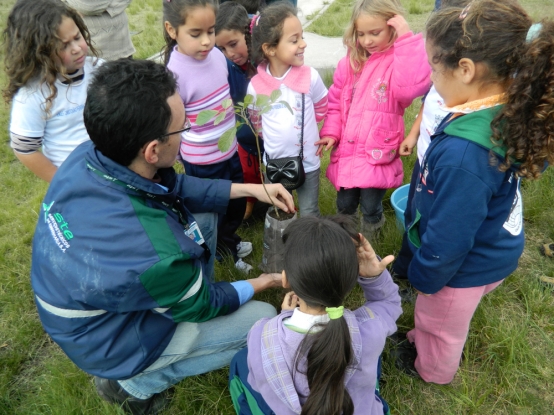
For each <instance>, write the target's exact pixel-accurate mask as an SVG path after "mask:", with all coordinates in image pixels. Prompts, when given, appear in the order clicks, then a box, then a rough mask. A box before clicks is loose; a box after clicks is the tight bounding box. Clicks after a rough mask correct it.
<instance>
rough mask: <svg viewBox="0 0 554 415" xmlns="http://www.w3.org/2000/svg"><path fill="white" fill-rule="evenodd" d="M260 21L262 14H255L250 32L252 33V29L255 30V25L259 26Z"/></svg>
mask: <svg viewBox="0 0 554 415" xmlns="http://www.w3.org/2000/svg"><path fill="white" fill-rule="evenodd" d="M259 21H260V15H259V14H255V15H254V16H252V20H251V21H250V34H252V30H254V25H256V26H258V22H259Z"/></svg>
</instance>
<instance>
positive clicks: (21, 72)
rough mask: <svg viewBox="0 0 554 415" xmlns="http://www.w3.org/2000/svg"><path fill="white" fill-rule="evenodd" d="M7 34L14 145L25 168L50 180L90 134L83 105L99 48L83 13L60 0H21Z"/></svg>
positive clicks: (8, 93)
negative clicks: (92, 41) (93, 41)
mask: <svg viewBox="0 0 554 415" xmlns="http://www.w3.org/2000/svg"><path fill="white" fill-rule="evenodd" d="M4 39H5V40H6V41H5V44H6V49H5V56H6V57H5V60H4V63H5V68H6V74H7V76H8V86H7V87H6V89H5V90H4V98H5V99H6V101H7V102H8V103H9V102H11V104H12V110H11V121H10V146H11V147H12V149H13V151H14V153H15V155H16V157H17V158H18V159H19V160H20V161H21V163H23V165H24V166H25V167H27V168H28V169H29V170H31V171H32V172H33V173H34V174H35V175H36V176H37V177H39V178H41V179H43V180H45V181H47V182H50V181H51V180H52V177H53V176H54V173H55V172H56V170H57V169H58V167H59V166H60V165H61V164H62V162H63V161H64V160H65V159H66V158H67V156H68V155H69V154H70V153H71V152H72V151H73V149H74V148H75V147H77V146H78V145H79V144H81V143H82V142H84V141H86V140H88V139H89V137H88V134H87V131H86V129H85V125H84V123H83V108H84V105H85V101H86V97H87V86H88V84H89V81H90V79H91V75H92V73H93V72H94V70H95V68H96V65H97V60H96V59H95V58H92V57H87V52H88V51H89V50H90V51H91V52H92V54H93V55H96V51H95V50H94V48H93V47H92V46H91V45H90V35H89V33H88V30H87V28H86V26H85V24H84V23H83V20H82V19H81V16H80V15H79V14H78V13H77V12H76V11H75V10H73V9H72V8H70V7H68V6H67V5H65V4H64V3H62V2H61V1H59V0H44V1H40V2H36V1H31V0H20V1H18V2H17V3H16V4H15V6H14V7H13V9H12V11H11V12H10V15H9V17H8V23H7V27H6V30H5V31H4ZM40 150H42V151H40Z"/></svg>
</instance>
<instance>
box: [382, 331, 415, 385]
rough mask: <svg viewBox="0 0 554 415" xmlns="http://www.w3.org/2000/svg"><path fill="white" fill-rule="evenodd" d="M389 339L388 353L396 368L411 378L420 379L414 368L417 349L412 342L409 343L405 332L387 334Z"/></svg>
mask: <svg viewBox="0 0 554 415" xmlns="http://www.w3.org/2000/svg"><path fill="white" fill-rule="evenodd" d="M389 339H390V341H391V346H392V347H391V350H390V355H391V357H392V358H393V359H394V365H395V366H396V368H397V369H398V370H400V371H402V372H404V373H405V374H407V375H408V376H410V377H412V378H416V379H421V376H419V373H417V370H416V368H415V360H416V358H417V349H416V348H415V345H414V344H413V343H410V341H409V340H408V338H407V337H406V333H399V332H396V333H394V334H393V335H392V336H389Z"/></svg>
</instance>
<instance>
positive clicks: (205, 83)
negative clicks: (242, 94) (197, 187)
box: [163, 0, 252, 272]
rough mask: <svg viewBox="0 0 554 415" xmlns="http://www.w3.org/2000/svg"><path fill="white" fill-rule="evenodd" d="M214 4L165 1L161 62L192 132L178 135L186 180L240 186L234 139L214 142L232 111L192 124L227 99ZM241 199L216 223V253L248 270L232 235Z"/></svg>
mask: <svg viewBox="0 0 554 415" xmlns="http://www.w3.org/2000/svg"><path fill="white" fill-rule="evenodd" d="M216 13H217V4H216V3H214V2H213V0H164V2H163V18H164V27H165V32H164V38H165V40H166V47H165V50H164V60H165V64H166V65H167V67H168V68H169V69H170V70H171V71H172V72H173V73H174V74H175V75H176V76H177V81H178V88H179V94H180V95H181V99H182V100H183V104H184V106H185V111H186V114H187V118H188V120H189V121H190V122H191V125H192V128H191V129H190V130H189V131H186V132H184V133H183V134H182V136H181V151H180V155H181V159H182V163H183V165H184V167H185V171H186V173H187V174H188V175H190V176H196V177H203V178H209V179H227V180H231V181H232V182H233V183H243V174H242V168H241V164H240V159H239V155H238V153H237V141H236V138H235V139H234V141H233V143H232V144H231V146H230V147H229V149H228V150H227V151H220V150H219V148H218V146H217V143H218V141H219V138H220V137H221V135H222V134H223V133H224V132H225V131H227V130H229V129H230V128H232V127H233V126H234V124H235V117H234V114H233V112H228V113H227V115H226V116H225V118H224V119H223V120H222V121H221V122H220V123H218V124H217V125H215V124H214V123H207V124H204V125H202V126H199V125H197V124H196V117H197V116H198V114H199V113H200V112H201V111H204V110H216V111H221V110H222V109H223V108H222V105H221V104H222V101H223V100H224V99H230V98H231V96H230V93H229V83H228V81H227V76H228V72H227V64H226V62H225V56H223V53H221V52H220V51H219V49H217V48H214V46H215V16H216ZM245 208H246V199H234V200H232V201H230V202H229V206H228V208H227V212H226V214H225V215H220V217H219V221H218V249H220V250H222V251H223V252H226V253H230V254H231V255H233V257H234V261H235V265H236V267H237V268H238V269H239V270H241V271H244V272H249V271H250V270H251V269H252V266H250V265H249V264H247V263H245V262H244V261H243V260H242V258H244V257H245V256H247V255H248V254H250V252H252V244H251V243H250V242H242V241H241V239H240V237H239V236H238V235H237V234H236V233H235V232H236V230H237V229H238V227H239V226H240V224H241V222H242V218H243V216H244V211H245Z"/></svg>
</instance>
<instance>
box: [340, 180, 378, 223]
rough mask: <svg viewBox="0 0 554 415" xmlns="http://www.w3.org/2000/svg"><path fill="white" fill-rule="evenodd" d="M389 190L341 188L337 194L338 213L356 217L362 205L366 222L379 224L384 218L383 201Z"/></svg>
mask: <svg viewBox="0 0 554 415" xmlns="http://www.w3.org/2000/svg"><path fill="white" fill-rule="evenodd" d="M386 192H387V189H374V188H371V187H370V188H367V189H360V188H358V187H354V188H352V189H345V188H344V187H341V188H340V190H339V191H338V193H337V211H338V212H339V213H342V214H345V215H355V214H356V212H357V211H358V204H359V205H360V208H361V211H362V215H363V217H364V221H365V222H367V223H373V224H375V223H377V222H379V221H380V220H381V217H382V216H383V204H382V203H381V201H382V200H383V197H384V196H385V193H386Z"/></svg>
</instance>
